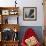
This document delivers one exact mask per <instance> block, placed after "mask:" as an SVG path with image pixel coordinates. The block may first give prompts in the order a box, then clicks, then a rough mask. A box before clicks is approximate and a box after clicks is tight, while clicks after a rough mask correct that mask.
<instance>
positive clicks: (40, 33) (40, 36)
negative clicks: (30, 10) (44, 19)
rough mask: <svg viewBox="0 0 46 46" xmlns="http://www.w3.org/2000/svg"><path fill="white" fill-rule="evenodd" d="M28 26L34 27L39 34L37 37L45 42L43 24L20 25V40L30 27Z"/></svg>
mask: <svg viewBox="0 0 46 46" xmlns="http://www.w3.org/2000/svg"><path fill="white" fill-rule="evenodd" d="M28 28H32V29H33V30H34V32H36V34H37V37H38V39H39V41H40V42H41V43H43V36H42V35H43V33H42V32H43V30H42V26H21V27H20V32H19V39H20V42H21V40H22V38H23V36H24V33H25V31H26V30H27V29H28Z"/></svg>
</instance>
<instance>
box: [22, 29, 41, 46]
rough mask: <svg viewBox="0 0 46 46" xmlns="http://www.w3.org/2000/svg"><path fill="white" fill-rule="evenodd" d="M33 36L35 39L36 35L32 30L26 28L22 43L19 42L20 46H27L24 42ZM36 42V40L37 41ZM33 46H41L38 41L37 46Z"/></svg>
mask: <svg viewBox="0 0 46 46" xmlns="http://www.w3.org/2000/svg"><path fill="white" fill-rule="evenodd" d="M32 36H34V37H35V38H36V39H37V35H36V33H35V32H34V31H33V29H32V28H28V29H27V30H26V32H25V34H24V37H23V38H22V42H21V46H27V44H26V42H25V40H26V39H28V38H30V37H32ZM37 41H38V39H37ZM35 46H41V44H40V42H39V41H38V42H37V44H36V45H35Z"/></svg>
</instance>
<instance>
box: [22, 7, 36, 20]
mask: <svg viewBox="0 0 46 46" xmlns="http://www.w3.org/2000/svg"><path fill="white" fill-rule="evenodd" d="M36 11H37V8H36V7H24V8H23V19H24V20H27V21H34V20H37V12H36Z"/></svg>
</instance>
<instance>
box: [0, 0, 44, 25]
mask: <svg viewBox="0 0 46 46" xmlns="http://www.w3.org/2000/svg"><path fill="white" fill-rule="evenodd" d="M14 1H15V0H9V1H8V0H0V7H4V6H5V7H10V6H12V7H13V6H15V2H14ZM42 2H43V0H24V1H23V0H17V3H18V4H17V7H19V15H20V16H19V24H20V26H43V25H44V22H43V20H44V16H43V5H42ZM23 7H36V8H37V12H36V13H37V20H36V21H24V20H23ZM13 22H14V21H13Z"/></svg>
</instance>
